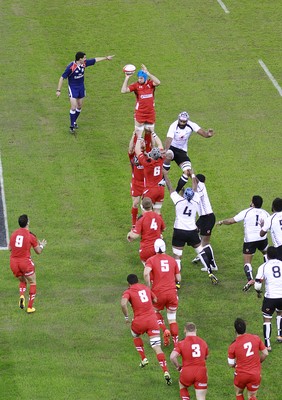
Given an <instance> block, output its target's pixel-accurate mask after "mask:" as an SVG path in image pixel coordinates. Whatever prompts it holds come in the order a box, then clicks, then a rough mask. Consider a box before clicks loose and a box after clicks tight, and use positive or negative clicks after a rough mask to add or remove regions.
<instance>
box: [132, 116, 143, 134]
mask: <svg viewBox="0 0 282 400" xmlns="http://www.w3.org/2000/svg"><path fill="white" fill-rule="evenodd" d="M134 130H135V135H136V136H137V138H141V137H142V134H143V132H144V123H143V122H138V121H137V120H136V119H134Z"/></svg>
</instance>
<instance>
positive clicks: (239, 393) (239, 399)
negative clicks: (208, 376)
mask: <svg viewBox="0 0 282 400" xmlns="http://www.w3.org/2000/svg"><path fill="white" fill-rule="evenodd" d="M234 389H235V395H236V400H245V397H244V389H241V388H239V387H238V386H236V385H234Z"/></svg>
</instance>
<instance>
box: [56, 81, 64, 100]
mask: <svg viewBox="0 0 282 400" xmlns="http://www.w3.org/2000/svg"><path fill="white" fill-rule="evenodd" d="M63 82H64V78H63V77H62V76H61V77H60V79H59V82H58V89H57V90H56V96H57V97H59V96H60V95H61V90H62V86H63Z"/></svg>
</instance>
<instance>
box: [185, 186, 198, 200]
mask: <svg viewBox="0 0 282 400" xmlns="http://www.w3.org/2000/svg"><path fill="white" fill-rule="evenodd" d="M194 194H195V193H194V190H193V189H192V188H187V189H185V191H184V193H183V196H184V197H185V199H187V200H188V201H190V200H192V199H193V197H194Z"/></svg>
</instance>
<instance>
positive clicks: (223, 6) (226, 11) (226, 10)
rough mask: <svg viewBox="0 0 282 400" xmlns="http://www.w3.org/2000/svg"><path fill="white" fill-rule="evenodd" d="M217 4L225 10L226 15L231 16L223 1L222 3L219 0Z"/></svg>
mask: <svg viewBox="0 0 282 400" xmlns="http://www.w3.org/2000/svg"><path fill="white" fill-rule="evenodd" d="M217 2H218V4H219V5H220V7H221V8H222V9H223V11H224V12H225V13H226V14H229V12H230V11H229V10H228V8H227V7H226V5H225V4H224V3H223V1H221V0H217Z"/></svg>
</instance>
